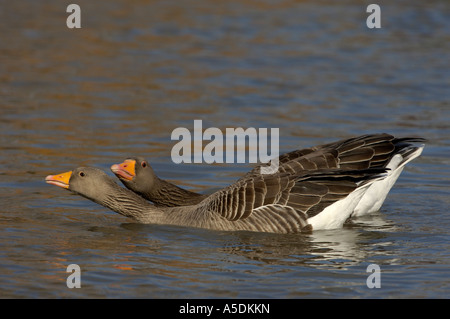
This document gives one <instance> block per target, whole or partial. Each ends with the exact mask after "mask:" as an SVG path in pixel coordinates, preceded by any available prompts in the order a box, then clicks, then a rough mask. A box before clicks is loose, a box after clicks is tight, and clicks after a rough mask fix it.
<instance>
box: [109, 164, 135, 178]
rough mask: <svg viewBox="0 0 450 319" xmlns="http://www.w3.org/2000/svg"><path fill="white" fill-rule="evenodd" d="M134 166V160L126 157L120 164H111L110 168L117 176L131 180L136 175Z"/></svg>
mask: <svg viewBox="0 0 450 319" xmlns="http://www.w3.org/2000/svg"><path fill="white" fill-rule="evenodd" d="M135 166H136V161H135V160H132V159H127V160H125V161H124V162H123V163H121V164H114V165H112V166H111V170H112V171H113V173H114V174H116V175H117V177H119V178H123V179H126V180H129V181H131V180H133V178H134V177H135V176H136V171H135Z"/></svg>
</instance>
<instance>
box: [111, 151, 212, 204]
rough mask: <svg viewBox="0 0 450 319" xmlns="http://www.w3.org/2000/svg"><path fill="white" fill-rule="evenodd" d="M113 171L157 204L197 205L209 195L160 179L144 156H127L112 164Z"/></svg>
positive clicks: (134, 189) (133, 189)
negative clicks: (123, 159)
mask: <svg viewBox="0 0 450 319" xmlns="http://www.w3.org/2000/svg"><path fill="white" fill-rule="evenodd" d="M111 171H112V172H113V173H114V174H115V175H116V176H117V177H118V178H119V180H120V181H122V183H123V184H124V185H125V186H126V187H127V188H128V189H130V190H132V191H133V192H135V193H137V194H139V195H141V196H142V197H144V198H145V199H148V200H149V201H152V202H153V203H154V204H155V205H156V206H163V207H172V206H188V205H195V204H198V203H200V202H201V201H202V200H204V199H205V198H206V197H207V195H203V194H198V193H194V192H191V191H188V190H186V189H184V188H181V187H178V186H177V185H174V184H172V183H170V182H168V181H166V180H163V179H160V178H159V177H158V176H156V174H155V172H154V171H153V168H152V167H151V166H150V164H149V163H148V162H147V161H146V160H145V159H144V158H143V157H139V156H138V157H130V158H127V159H125V161H124V162H123V163H120V164H114V165H112V166H111Z"/></svg>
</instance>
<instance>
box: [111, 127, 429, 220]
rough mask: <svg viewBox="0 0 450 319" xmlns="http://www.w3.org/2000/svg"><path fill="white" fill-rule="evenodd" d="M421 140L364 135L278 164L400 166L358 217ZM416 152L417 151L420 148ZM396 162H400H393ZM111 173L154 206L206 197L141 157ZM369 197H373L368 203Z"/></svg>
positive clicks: (366, 209)
mask: <svg viewBox="0 0 450 319" xmlns="http://www.w3.org/2000/svg"><path fill="white" fill-rule="evenodd" d="M423 141H424V140H423V139H420V138H403V139H398V138H394V137H393V136H392V135H389V134H374V135H364V136H359V137H356V138H350V139H344V140H340V141H337V142H334V143H329V144H324V145H319V146H315V147H312V148H307V149H302V150H295V151H293V152H290V153H286V154H283V155H281V156H280V157H279V164H280V165H281V166H282V170H283V171H284V172H287V173H290V174H296V173H297V172H298V171H299V170H315V169H329V168H341V169H367V168H380V167H382V168H389V169H394V168H395V167H396V166H401V167H399V169H398V170H396V172H395V174H394V176H393V178H388V179H385V181H384V182H380V183H377V184H376V186H374V187H372V189H371V190H370V191H369V192H367V194H366V195H365V197H366V200H364V201H362V202H361V204H360V205H359V206H358V207H357V208H356V209H355V212H354V215H362V214H368V213H372V212H375V211H378V210H379V209H380V207H381V206H382V204H383V202H384V200H385V199H386V196H387V194H388V193H389V191H390V189H391V188H392V186H393V185H394V183H395V181H396V180H397V178H398V176H399V175H400V173H401V172H402V170H403V167H404V165H405V164H406V163H407V162H408V161H410V160H412V159H413V158H415V157H416V156H418V155H419V154H420V151H419V154H415V155H414V156H411V154H408V153H411V152H415V151H416V150H417V149H416V148H415V147H412V146H411V143H413V142H423ZM418 149H420V150H421V148H418ZM397 154H399V155H398V156H397V157H396V160H395V161H393V162H392V163H390V161H391V159H392V158H393V157H394V156H395V155H397ZM400 156H401V158H400ZM397 160H398V161H400V162H401V163H400V162H399V163H397V162H396V161H397ZM287 162H291V164H290V165H291V166H292V165H295V166H296V168H295V169H293V168H291V167H290V166H289V168H288V169H286V168H283V164H285V163H287ZM389 163H390V164H389ZM267 165H268V164H267ZM260 167H261V166H257V167H255V168H254V169H253V170H251V171H250V172H249V173H248V174H247V175H246V176H251V175H252V174H258V173H259V171H260ZM111 170H112V172H113V173H114V174H115V175H116V176H117V177H118V178H119V180H120V181H122V183H123V184H124V185H125V186H126V187H127V188H128V189H130V190H132V191H133V192H135V193H137V194H139V195H141V196H142V197H144V198H145V199H147V200H149V201H152V202H153V203H154V204H155V205H157V206H164V207H173V206H188V205H195V204H198V203H199V202H201V201H202V200H203V199H205V198H206V197H207V195H203V194H198V193H194V192H191V191H188V190H185V189H182V188H180V187H178V186H176V185H174V184H172V183H170V182H168V181H165V180H163V179H160V178H158V176H156V174H155V172H154V171H153V169H152V167H151V166H150V164H149V163H148V161H146V160H145V159H144V158H143V157H129V158H127V159H125V161H124V162H123V163H120V164H114V165H112V166H111ZM370 197H374V198H373V199H372V200H368V199H370Z"/></svg>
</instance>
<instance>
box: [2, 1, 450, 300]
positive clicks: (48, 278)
mask: <svg viewBox="0 0 450 319" xmlns="http://www.w3.org/2000/svg"><path fill="white" fill-rule="evenodd" d="M76 3H77V4H79V5H80V7H81V9H82V28H81V29H78V30H69V29H67V27H66V24H65V23H66V18H67V16H68V14H67V13H66V12H65V11H66V4H62V3H61V2H60V1H50V0H48V1H31V0H30V1H26V0H21V1H10V2H6V1H2V2H0V20H1V21H2V23H1V24H0V33H1V34H2V41H1V43H0V59H1V63H0V81H1V85H0V124H1V125H0V150H1V152H0V167H1V168H0V207H1V208H0V297H3V298H11V297H13V298H45V297H50V298H61V297H62V298H71V297H83V298H94V297H100V298H119V297H122V298H134V297H144V298H217V297H226V298H302V297H329V298H367V297H374V298H392V297H401V298H448V297H450V269H449V268H450V267H449V266H450V245H449V242H450V236H449V231H448V230H449V228H450V218H449V214H448V208H449V204H450V189H449V180H450V169H449V165H450V160H449V154H450V124H449V123H450V106H449V100H450V89H449V85H450V73H449V67H448V61H449V60H450V59H449V52H450V45H449V43H450V6H449V3H448V2H447V1H427V2H426V3H425V2H423V1H396V2H395V4H393V3H392V2H387V1H381V2H380V1H379V2H378V4H379V5H380V6H381V9H382V28H381V29H378V30H370V29H368V28H367V27H366V25H365V19H366V17H367V16H368V14H367V13H366V5H365V4H364V5H363V4H361V2H360V1H339V2H331V1H261V2H255V1H227V2H220V3H218V2H214V1H183V2H181V1H132V2H127V1H120V0H115V1H104V2H103V1H102V2H98V1H95V2H93V1H81V0H79V1H77V2H76ZM194 119H202V120H203V126H204V128H207V127H218V128H220V129H225V128H226V127H244V128H246V127H256V128H259V127H266V128H270V127H278V128H279V129H280V150H281V151H289V150H293V149H297V148H300V147H309V146H312V145H315V144H318V143H325V142H331V141H334V140H336V139H339V138H344V137H349V136H353V135H358V134H366V133H373V132H388V133H392V134H395V135H398V136H409V135H413V136H422V137H425V138H427V139H428V140H429V141H428V142H427V146H426V148H425V151H424V153H423V155H422V156H421V157H420V158H419V159H416V160H415V161H414V162H412V163H411V164H410V165H409V166H408V167H407V169H406V170H405V171H404V173H403V174H402V176H401V178H400V179H399V181H398V182H397V184H396V186H395V188H394V189H393V190H392V192H391V194H390V196H389V197H388V199H387V201H386V203H385V205H384V206H383V208H382V209H381V211H380V212H379V213H376V214H374V215H372V216H369V217H366V218H363V219H358V220H353V221H351V222H350V223H348V224H346V225H345V227H344V228H343V229H339V230H333V231H320V232H314V233H313V234H309V235H303V234H302V235H273V234H263V233H247V232H217V231H207V230H200V229H192V228H182V227H168V226H155V225H139V224H135V223H132V222H131V221H130V220H127V219H125V218H124V217H122V216H119V215H117V214H115V213H113V212H111V211H109V210H108V209H106V208H103V207H100V206H98V205H96V204H94V203H92V202H90V201H88V200H85V199H83V198H81V197H79V196H77V195H73V194H71V193H69V192H67V191H64V190H62V189H59V188H57V187H54V186H52V185H47V184H45V182H44V178H45V176H46V175H48V174H54V173H59V172H63V171H67V170H70V169H73V168H75V167H77V166H81V165H91V166H97V167H100V168H102V169H104V170H106V171H108V172H109V166H110V165H111V164H113V163H118V162H120V161H121V160H123V159H124V158H125V157H126V156H128V155H143V156H145V157H147V158H148V159H149V160H150V162H151V163H152V165H153V167H154V169H155V170H156V171H157V172H158V174H159V175H160V176H161V177H163V178H166V179H170V180H172V181H174V182H176V183H177V184H179V185H182V186H184V187H186V188H189V189H192V190H195V191H199V192H205V193H206V192H210V191H211V190H212V189H218V188H220V187H223V186H225V185H227V184H229V183H231V182H233V181H234V180H235V179H236V178H238V177H239V176H240V175H241V174H243V173H244V172H246V171H247V170H248V169H249V165H243V164H216V165H207V164H183V165H176V164H174V163H173V162H172V161H171V157H170V151H171V148H172V147H173V145H174V144H175V142H174V141H171V139H170V134H171V132H172V131H173V130H174V129H175V128H177V127H186V128H188V129H193V120H194ZM111 175H112V174H111ZM373 263H375V264H378V265H379V266H380V269H381V288H379V289H377V288H374V289H369V288H368V287H367V285H366V279H367V278H368V275H369V273H367V272H366V269H367V267H368V265H369V264H373ZM69 264H78V265H79V266H80V267H81V271H82V275H81V285H82V287H81V288H80V289H75V288H74V289H69V288H67V286H66V279H67V276H68V275H69V274H68V273H67V272H66V268H67V266H68V265H69Z"/></svg>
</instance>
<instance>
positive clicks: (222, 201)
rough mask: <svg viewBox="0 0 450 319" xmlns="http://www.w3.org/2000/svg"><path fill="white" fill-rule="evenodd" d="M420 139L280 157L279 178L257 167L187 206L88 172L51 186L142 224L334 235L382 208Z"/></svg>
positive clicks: (354, 142) (381, 137)
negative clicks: (153, 199)
mask: <svg viewBox="0 0 450 319" xmlns="http://www.w3.org/2000/svg"><path fill="white" fill-rule="evenodd" d="M421 141H422V139H418V138H404V139H396V138H393V137H392V136H390V135H387V134H377V135H366V136H362V137H357V138H353V139H348V140H342V141H338V142H336V143H331V144H326V145H321V146H317V147H314V148H310V149H304V150H298V151H294V152H291V153H287V154H284V155H282V156H280V158H279V163H280V166H279V169H278V171H277V172H276V173H274V174H261V173H260V167H261V165H260V166H257V167H255V168H254V169H253V170H251V171H250V172H249V173H247V174H246V175H245V176H243V177H242V178H241V179H239V180H238V181H236V182H235V183H233V184H231V185H229V186H228V187H225V188H223V189H221V190H219V191H217V192H215V193H213V194H211V195H209V196H202V199H201V200H199V198H197V200H198V202H197V203H195V204H193V205H188V206H173V205H172V206H171V207H156V206H154V205H152V204H151V203H150V202H148V201H147V200H146V199H144V198H143V197H142V196H140V195H138V194H139V192H133V191H131V190H129V189H125V188H123V187H120V186H119V185H118V184H117V183H115V182H114V180H112V179H111V178H110V177H109V176H108V175H106V174H105V173H104V172H103V171H101V170H98V169H95V168H91V167H82V168H77V169H75V170H74V171H73V172H67V173H64V174H59V175H49V176H47V178H46V181H47V183H50V184H55V185H57V186H61V187H64V188H66V189H69V190H71V191H74V192H76V193H78V194H80V195H82V196H84V197H86V198H88V199H90V200H93V201H95V202H96V203H98V204H100V205H103V206H105V207H108V208H109V209H111V210H113V211H115V212H117V213H119V214H122V215H124V216H126V217H130V218H132V219H134V220H136V221H138V222H141V223H155V224H171V225H180V226H189V227H200V228H208V229H216V230H247V231H259V232H272V233H290V232H304V231H312V230H321V229H333V228H340V227H342V226H343V224H344V223H345V221H346V220H347V219H348V218H349V217H351V216H354V215H361V214H365V213H368V212H370V211H372V210H373V209H378V208H379V207H378V206H381V204H382V203H383V202H384V200H385V198H386V196H387V193H388V192H389V189H390V188H391V187H392V185H393V184H394V183H395V180H396V179H397V178H398V176H399V175H400V173H401V171H402V170H403V168H404V166H405V165H406V163H408V162H409V161H411V160H412V159H413V158H415V157H417V156H419V155H420V153H421V151H422V149H423V146H415V145H414V144H413V143H415V142H421ZM264 165H269V164H264ZM184 194H185V195H186V194H188V195H186V196H191V195H190V194H189V193H184ZM193 197H198V196H195V195H194V196H193ZM168 198H169V201H170V194H169V196H168ZM181 203H184V201H183V200H181ZM172 204H173V203H172Z"/></svg>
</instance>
